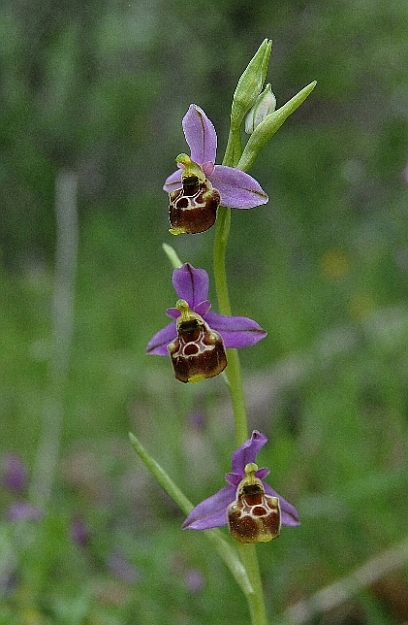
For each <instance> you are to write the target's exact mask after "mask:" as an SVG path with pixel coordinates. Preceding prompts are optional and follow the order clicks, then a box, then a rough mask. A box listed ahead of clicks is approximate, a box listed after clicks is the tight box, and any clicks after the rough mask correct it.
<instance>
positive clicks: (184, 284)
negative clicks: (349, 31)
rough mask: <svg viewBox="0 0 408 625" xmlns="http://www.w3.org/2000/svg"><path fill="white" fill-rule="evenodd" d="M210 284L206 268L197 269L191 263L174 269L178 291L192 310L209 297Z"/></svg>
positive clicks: (174, 281) (174, 279) (175, 284)
mask: <svg viewBox="0 0 408 625" xmlns="http://www.w3.org/2000/svg"><path fill="white" fill-rule="evenodd" d="M208 284H209V279H208V273H207V272H206V271H205V269H195V267H193V266H192V265H190V264H189V263H185V264H184V265H183V266H182V267H180V269H175V270H174V271H173V286H174V288H175V290H176V293H177V295H178V296H179V298H180V299H184V300H186V302H187V303H188V305H189V306H190V308H191V309H192V310H195V309H196V306H198V304H201V303H202V302H204V300H206V299H207V295H208ZM215 329H216V328H214V330H215Z"/></svg>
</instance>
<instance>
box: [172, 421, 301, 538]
mask: <svg viewBox="0 0 408 625" xmlns="http://www.w3.org/2000/svg"><path fill="white" fill-rule="evenodd" d="M267 440H268V439H267V437H266V436H265V435H264V434H262V433H261V432H258V431H257V430H254V431H253V432H252V436H251V438H250V439H249V440H247V441H245V442H244V443H243V444H242V445H241V446H240V447H238V449H236V450H235V451H234V452H233V454H232V472H231V473H227V475H226V476H225V479H226V481H227V482H228V485H227V486H224V487H223V488H221V490H219V491H218V492H217V493H216V494H215V495H212V496H211V497H209V498H208V499H205V500H204V501H202V502H201V503H199V504H198V505H197V506H196V507H195V508H193V510H192V511H191V512H190V514H189V515H188V517H187V518H186V520H185V521H184V523H183V525H182V527H183V529H195V530H207V529H212V528H215V527H223V526H224V525H229V528H230V531H231V534H232V536H233V538H235V539H236V540H238V541H239V542H242V543H256V542H268V541H270V540H272V539H273V538H277V537H278V536H279V532H280V527H281V525H286V526H288V527H295V526H296V525H299V517H298V513H297V511H296V508H294V506H292V504H290V503H288V502H287V501H286V500H285V499H284V498H283V497H281V495H278V493H277V492H276V491H275V490H274V489H273V488H271V487H270V486H269V484H267V483H266V482H264V478H265V477H266V476H267V475H268V474H269V470H268V469H259V468H258V466H257V465H256V464H255V460H256V456H257V454H258V452H259V451H260V449H262V447H263V446H264V445H265V443H266V442H267Z"/></svg>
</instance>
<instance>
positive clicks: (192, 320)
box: [168, 311, 227, 382]
mask: <svg viewBox="0 0 408 625" xmlns="http://www.w3.org/2000/svg"><path fill="white" fill-rule="evenodd" d="M168 350H169V352H170V356H171V361H172V363H173V368H174V373H175V376H176V378H177V380H180V382H199V381H200V380H203V379H206V378H213V377H215V376H216V375H219V374H220V373H222V371H224V369H225V367H226V366H227V356H226V353H225V347H224V341H223V340H222V337H221V335H220V334H219V333H218V332H215V330H212V329H211V328H210V327H209V326H208V325H207V324H206V323H205V321H204V319H202V318H201V317H200V316H199V315H196V314H195V313H192V312H191V311H190V315H189V317H188V318H187V319H185V318H183V316H181V317H179V318H178V320H177V338H176V339H175V340H174V341H173V342H172V343H170V345H168Z"/></svg>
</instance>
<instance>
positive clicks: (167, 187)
mask: <svg viewBox="0 0 408 625" xmlns="http://www.w3.org/2000/svg"><path fill="white" fill-rule="evenodd" d="M182 127H183V131H184V136H185V138H186V142H187V144H188V146H189V148H190V152H191V160H192V161H194V162H195V163H197V164H198V165H199V166H200V167H201V169H202V170H203V172H204V174H205V175H206V176H207V178H208V180H209V181H210V182H211V184H212V186H213V187H214V189H217V190H218V191H219V193H220V195H221V205H222V206H226V207H227V208H238V209H249V208H255V207H256V206H261V205H262V204H266V203H267V202H268V200H269V198H268V196H267V194H266V193H265V191H264V190H263V189H262V187H261V185H260V184H259V182H257V180H255V178H253V177H252V176H250V175H249V174H247V173H245V172H243V171H241V170H240V169H236V168H234V167H228V166H226V165H215V164H214V163H215V157H216V152H217V133H216V131H215V128H214V125H213V124H212V122H211V120H210V119H209V118H208V117H207V115H206V114H205V113H204V111H203V110H202V109H201V108H200V107H199V106H197V105H196V104H191V105H190V107H189V109H188V111H187V113H186V115H185V116H184V118H183V121H182ZM178 167H179V168H178V169H177V170H176V171H175V172H173V173H172V174H171V175H170V176H169V177H168V178H167V179H166V181H165V184H164V186H163V189H164V191H166V192H167V193H171V192H172V191H175V190H177V189H179V188H181V186H182V185H181V173H182V172H181V169H182V168H183V164H182V163H178ZM180 167H181V169H180Z"/></svg>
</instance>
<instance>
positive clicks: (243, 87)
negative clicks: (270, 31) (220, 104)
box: [231, 39, 272, 128]
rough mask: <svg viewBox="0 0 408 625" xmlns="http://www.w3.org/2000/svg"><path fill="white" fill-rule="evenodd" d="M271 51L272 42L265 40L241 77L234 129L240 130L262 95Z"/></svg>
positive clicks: (233, 103)
mask: <svg viewBox="0 0 408 625" xmlns="http://www.w3.org/2000/svg"><path fill="white" fill-rule="evenodd" d="M271 51H272V41H270V40H269V39H264V41H263V42H262V43H261V45H260V47H259V48H258V51H257V52H256V54H255V56H254V57H253V58H252V59H251V61H250V62H249V64H248V67H247V68H246V69H245V70H244V72H243V74H242V75H241V77H240V79H239V81H238V84H237V87H236V89H235V92H234V97H233V100H232V108H231V127H232V128H239V126H240V125H241V122H242V120H243V119H244V117H245V114H246V113H247V112H248V111H249V109H250V108H251V106H252V105H253V104H254V102H255V100H256V99H257V97H258V95H259V94H260V93H261V91H262V87H263V85H264V82H265V79H266V74H267V71H268V66H269V60H270V57H271Z"/></svg>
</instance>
